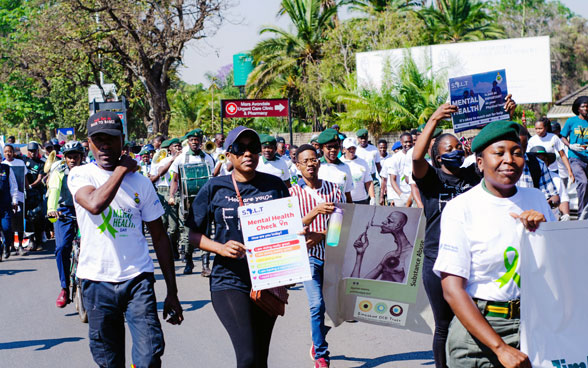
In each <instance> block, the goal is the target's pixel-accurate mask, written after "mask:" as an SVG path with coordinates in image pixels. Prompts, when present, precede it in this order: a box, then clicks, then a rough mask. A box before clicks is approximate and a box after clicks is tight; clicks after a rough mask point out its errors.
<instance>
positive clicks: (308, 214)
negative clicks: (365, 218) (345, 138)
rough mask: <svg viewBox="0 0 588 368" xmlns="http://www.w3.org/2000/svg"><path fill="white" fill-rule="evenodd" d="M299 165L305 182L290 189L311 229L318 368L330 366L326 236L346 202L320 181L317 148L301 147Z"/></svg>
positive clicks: (310, 292) (308, 285)
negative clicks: (325, 288) (337, 207)
mask: <svg viewBox="0 0 588 368" xmlns="http://www.w3.org/2000/svg"><path fill="white" fill-rule="evenodd" d="M296 166H297V167H298V170H299V171H300V173H301V174H302V179H303V180H300V181H299V182H298V184H296V185H293V186H292V187H291V188H290V195H291V196H296V197H297V198H298V202H299V204H300V212H301V215H302V222H303V223H304V225H305V227H307V230H306V231H307V232H306V246H307V248H308V256H309V261H310V268H311V273H312V280H310V281H306V282H304V289H305V290H306V295H307V297H308V304H309V306H310V327H311V332H312V344H313V345H312V347H311V357H312V359H313V360H314V361H315V367H328V366H329V351H328V344H327V341H326V339H325V337H326V335H327V331H328V328H327V327H326V326H325V301H324V299H323V269H324V259H325V236H326V233H327V224H328V221H329V215H330V214H331V213H332V212H333V211H334V210H335V203H342V202H345V195H344V193H343V192H342V191H341V189H340V188H339V186H338V185H337V184H335V183H331V182H328V181H325V180H320V179H319V178H318V171H319V167H320V161H319V159H318V157H317V153H316V150H315V149H314V147H313V146H311V145H309V144H304V145H302V146H300V147H299V148H298V151H297V152H296Z"/></svg>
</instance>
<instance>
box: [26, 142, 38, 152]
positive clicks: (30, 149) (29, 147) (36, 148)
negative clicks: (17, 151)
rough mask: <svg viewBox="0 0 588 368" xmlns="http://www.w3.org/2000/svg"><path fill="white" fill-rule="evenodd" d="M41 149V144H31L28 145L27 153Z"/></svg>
mask: <svg viewBox="0 0 588 368" xmlns="http://www.w3.org/2000/svg"><path fill="white" fill-rule="evenodd" d="M38 149H39V143H37V142H29V144H27V151H36V150H38Z"/></svg>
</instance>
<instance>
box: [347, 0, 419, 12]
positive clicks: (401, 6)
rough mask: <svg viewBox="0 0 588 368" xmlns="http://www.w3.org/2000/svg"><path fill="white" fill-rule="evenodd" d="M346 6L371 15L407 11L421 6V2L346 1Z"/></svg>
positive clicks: (402, 0)
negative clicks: (373, 13)
mask: <svg viewBox="0 0 588 368" xmlns="http://www.w3.org/2000/svg"><path fill="white" fill-rule="evenodd" d="M345 4H347V5H349V6H350V7H349V8H350V9H351V10H355V11H361V12H364V13H368V14H369V13H372V12H376V13H381V12H385V11H405V10H409V9H410V8H411V7H413V6H415V5H419V4H421V2H420V1H414V0H348V1H345Z"/></svg>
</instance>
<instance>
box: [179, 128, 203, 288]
mask: <svg viewBox="0 0 588 368" xmlns="http://www.w3.org/2000/svg"><path fill="white" fill-rule="evenodd" d="M203 137H204V132H203V131H202V130H201V129H194V130H192V131H190V132H188V133H186V135H185V136H184V138H186V139H187V140H188V149H187V150H186V151H185V152H184V151H183V150H182V152H181V153H180V154H179V155H178V157H176V158H175V159H174V162H173V163H172V164H171V166H170V168H169V171H170V173H171V175H172V180H171V186H170V190H169V199H168V203H169V204H170V205H171V206H175V205H176V203H177V202H178V198H176V193H178V194H179V190H178V188H179V186H180V182H181V180H182V178H181V168H182V166H184V165H187V164H206V166H208V170H209V172H210V174H211V176H212V172H213V171H214V159H213V158H212V156H210V155H209V154H208V153H206V152H204V151H202V149H200V146H201V145H202V138H203ZM180 190H181V189H180ZM195 197H196V194H193V195H189V194H186V193H185V194H184V198H187V199H186V200H185V202H189V203H180V211H179V218H180V244H179V247H180V249H182V252H183V253H184V260H185V261H186V267H184V275H190V274H192V270H193V269H194V262H193V261H192V259H193V254H192V253H194V246H193V245H192V244H190V242H189V241H188V232H189V229H188V227H187V226H186V221H187V219H188V213H189V210H190V205H191V204H192V201H193V200H194V198H195ZM200 275H201V276H203V277H209V276H210V253H208V252H203V254H202V272H201V273H200Z"/></svg>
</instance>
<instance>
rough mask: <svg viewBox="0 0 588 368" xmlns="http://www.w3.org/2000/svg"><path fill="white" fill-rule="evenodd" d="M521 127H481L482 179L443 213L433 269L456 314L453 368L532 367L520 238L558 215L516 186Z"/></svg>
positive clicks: (450, 349) (450, 345) (477, 146)
mask: <svg viewBox="0 0 588 368" xmlns="http://www.w3.org/2000/svg"><path fill="white" fill-rule="evenodd" d="M518 131H519V129H518V124H516V123H514V122H507V121H496V122H493V123H490V124H488V125H487V126H486V127H485V128H484V129H482V131H480V133H479V134H478V136H477V137H476V139H474V141H473V143H472V150H473V151H474V152H475V153H476V155H477V165H478V168H479V169H480V171H481V172H483V174H484V179H483V180H482V182H481V183H480V184H478V185H476V186H475V187H474V188H472V189H470V190H469V191H468V192H466V193H464V194H462V195H459V196H457V197H456V198H454V199H453V200H451V201H449V203H448V204H447V205H446V207H445V209H444V211H443V214H442V216H441V236H440V240H439V244H440V248H439V255H438V257H437V261H436V262H435V266H434V268H433V271H434V272H435V273H436V274H438V275H440V276H441V280H442V281H441V284H442V287H443V293H444V296H445V299H446V300H447V302H448V303H449V305H450V306H451V309H452V310H453V312H454V313H455V316H456V318H454V319H453V321H452V322H451V325H450V327H449V336H448V340H447V353H448V365H449V366H450V367H452V368H456V367H457V368H459V367H464V368H466V367H467V368H470V367H474V366H476V367H478V366H479V367H481V366H488V367H492V366H497V367H502V366H504V367H531V363H530V361H529V358H528V357H527V355H526V354H524V353H522V352H521V351H520V350H519V325H520V317H519V314H520V312H519V310H520V309H519V306H520V290H519V288H520V283H521V275H519V273H518V272H519V253H520V240H521V236H522V233H523V231H524V228H526V229H527V230H529V231H535V230H536V229H537V228H538V226H539V223H541V222H543V221H553V220H554V218H553V214H552V213H551V211H550V208H549V205H548V204H547V202H546V201H545V197H544V196H543V195H542V194H541V192H540V191H539V190H537V189H535V188H517V187H516V183H517V181H518V180H519V178H520V176H521V174H522V172H523V168H524V165H525V159H524V152H523V151H522V148H521V146H520V141H519V137H518V134H519V133H518ZM521 223H522V225H523V226H524V228H523V226H521ZM523 277H524V275H523Z"/></svg>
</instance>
